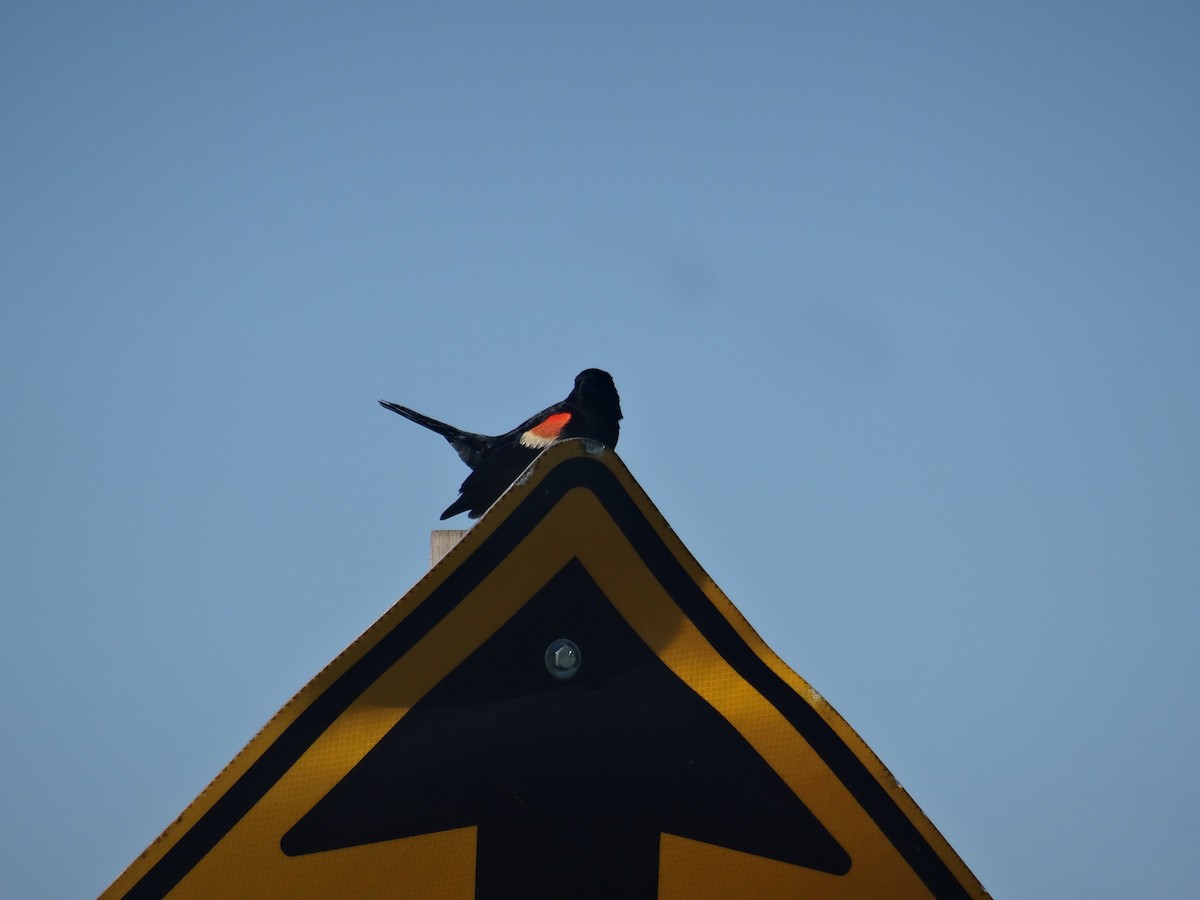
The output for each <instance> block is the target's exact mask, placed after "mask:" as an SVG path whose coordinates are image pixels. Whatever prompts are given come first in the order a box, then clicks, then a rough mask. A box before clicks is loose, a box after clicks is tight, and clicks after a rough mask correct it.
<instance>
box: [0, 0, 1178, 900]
mask: <svg viewBox="0 0 1200 900" xmlns="http://www.w3.org/2000/svg"><path fill="white" fill-rule="evenodd" d="M1198 88H1200V5H1197V4H1195V3H1191V2H1179V3H1156V2H1143V3H1107V2H1101V3H1045V2H1037V3H1014V4H1000V5H996V4H990V5H988V4H939V5H933V4H925V3H920V4H918V3H913V4H890V3H875V4H857V3H843V4H808V3H739V4H733V3H727V4H714V3H694V4H676V3H656V4H646V3H637V4H626V3H604V4H599V3H594V4H581V3H548V2H546V3H509V4H448V3H431V2H430V3H425V2H413V3H380V2H367V3H359V2H346V3H337V4H334V3H286V4H284V3H276V4H264V3H255V2H245V0H239V2H237V3H203V4H151V3H142V4H95V3H54V2H13V0H10V2H7V3H5V4H4V5H3V8H2V10H0V135H2V144H0V148H2V149H0V166H2V169H0V298H2V306H0V371H2V373H3V391H2V392H0V421H2V423H3V426H2V427H3V433H4V439H3V441H2V442H0V528H2V532H0V586H2V591H3V594H2V597H3V620H2V621H3V627H2V628H0V685H2V687H0V721H3V723H4V724H3V728H4V732H3V733H4V739H3V741H0V763H2V765H0V773H2V774H0V895H2V896H5V897H14V898H17V897H19V898H61V897H69V896H80V897H82V896H90V895H95V894H96V893H98V892H99V891H101V890H102V889H103V888H104V887H106V886H107V885H108V883H109V882H110V881H111V880H112V879H113V878H114V877H116V875H117V874H119V873H120V872H121V871H122V869H124V867H125V866H126V865H127V864H128V863H129V862H130V861H131V860H132V859H133V858H134V857H135V856H137V855H138V854H139V853H140V852H141V851H142V850H143V849H144V848H145V847H146V846H147V845H148V844H149V843H150V842H151V841H152V840H153V839H154V838H155V837H156V836H157V835H158V834H159V833H160V832H161V830H162V829H163V828H164V827H166V826H167V825H168V824H169V823H170V822H171V820H172V819H173V818H174V817H175V816H176V815H177V814H178V813H179V812H180V811H181V810H182V809H183V808H184V806H185V805H186V804H187V803H189V802H190V801H191V800H192V799H193V797H195V795H196V794H197V793H198V792H199V791H200V790H201V789H202V788H203V787H204V786H205V785H206V784H207V783H208V782H209V780H210V779H211V778H212V777H213V776H215V775H216V773H217V772H218V771H219V770H220V769H221V768H222V767H223V766H224V765H225V763H226V762H228V761H229V759H230V758H231V757H232V756H233V755H234V754H235V753H236V752H237V751H238V750H239V749H240V748H241V747H242V746H244V745H245V743H246V742H247V741H248V740H249V739H250V738H251V737H252V736H253V735H254V733H255V732H256V731H257V730H258V728H259V727H260V726H261V725H262V724H263V723H264V722H265V721H266V720H267V718H268V717H270V716H271V715H272V714H274V713H275V712H276V710H277V709H278V708H279V707H280V706H282V705H283V703H285V702H286V701H287V700H288V699H289V698H290V697H291V696H292V695H293V694H294V693H295V692H296V691H297V690H298V689H299V688H300V687H301V686H302V685H303V684H304V683H305V682H306V681H308V680H309V679H310V678H311V677H312V676H313V675H314V674H315V673H316V672H317V671H318V670H319V669H321V668H322V667H323V666H324V665H325V664H326V663H327V662H328V661H329V660H330V659H332V658H333V657H334V656H335V655H336V654H337V653H338V652H340V651H341V650H342V649H343V648H344V647H345V646H346V645H347V644H348V643H349V642H350V641H351V640H352V639H354V638H355V637H356V636H357V635H359V634H360V633H361V632H362V631H363V630H364V629H365V628H367V626H369V625H370V624H371V623H372V622H373V621H374V620H375V619H376V618H377V617H378V616H379V615H380V614H382V613H383V612H384V611H385V610H386V609H387V608H388V607H389V606H390V605H391V604H392V603H393V602H394V600H395V599H396V598H398V597H399V596H401V595H402V594H403V593H404V592H405V591H406V590H407V589H408V588H409V587H410V586H411V585H412V584H413V583H414V582H415V581H416V580H417V579H418V578H419V577H420V576H421V575H422V573H423V572H424V570H425V568H426V566H427V553H428V533H429V530H430V529H431V528H434V527H438V524H439V523H438V522H437V515H438V513H439V512H440V511H441V510H442V509H443V507H444V506H446V504H448V503H449V502H450V500H451V499H453V497H454V495H455V490H456V488H457V485H458V483H459V482H460V481H461V479H462V477H463V475H465V473H466V470H465V469H464V468H463V467H462V465H461V463H460V462H459V461H458V459H457V458H456V457H455V456H454V454H453V453H452V452H451V450H450V448H449V447H447V446H446V445H445V443H444V442H442V441H441V440H440V439H439V438H436V437H434V436H432V435H430V434H428V433H426V432H424V431H422V430H421V429H419V428H417V427H416V426H413V425H411V424H409V423H407V422H404V421H402V420H401V419H399V418H398V417H396V416H394V415H392V414H390V413H388V412H385V411H384V410H382V409H380V408H379V407H378V406H377V405H376V403H375V401H376V400H377V399H378V398H381V397H382V398H386V399H389V400H395V401H397V402H401V403H404V404H407V405H411V406H413V407H415V408H417V409H420V410H422V411H425V412H428V413H431V414H433V415H436V416H438V417H439V418H445V419H448V420H449V421H452V422H454V423H455V424H457V425H460V426H462V427H465V428H469V429H472V430H478V431H490V432H499V431H503V430H507V429H508V428H511V427H512V426H514V425H515V424H517V423H518V422H519V421H521V420H522V419H523V418H525V417H526V416H527V415H529V414H531V413H533V412H534V411H536V410H537V409H540V408H541V407H542V406H545V405H547V404H549V403H551V402H553V401H556V400H558V399H561V398H562V397H563V396H565V395H566V392H567V390H568V389H569V387H570V384H571V379H572V378H573V377H574V375H575V374H576V373H577V372H578V371H579V370H580V369H582V368H584V367H587V366H599V367H602V368H606V369H608V370H609V371H611V372H612V373H613V374H614V376H615V378H616V381H617V385H618V387H619V388H620V390H621V394H622V399H623V403H624V408H625V414H626V419H625V423H624V425H625V428H624V431H623V436H622V438H621V443H620V447H619V448H618V449H619V454H620V456H621V458H622V459H623V460H624V462H625V464H626V465H627V466H628V467H629V468H630V470H631V471H632V473H633V475H634V477H635V478H637V480H638V481H639V483H640V484H641V485H642V486H643V488H644V489H645V490H646V492H647V493H648V494H649V495H650V497H651V498H652V499H653V500H654V502H655V503H656V504H657V505H658V507H659V509H660V510H661V511H662V513H663V514H664V515H665V516H666V518H667V520H668V521H669V522H670V523H671V524H672V525H673V526H674V528H675V529H676V531H677V532H678V534H679V535H680V537H681V538H682V540H683V541H684V543H685V544H686V545H687V546H688V547H689V548H690V549H691V551H692V552H693V553H694V554H695V555H696V557H697V558H698V559H699V561H700V562H701V564H702V565H703V566H704V567H705V568H706V569H707V571H708V572H709V573H710V574H711V575H712V577H713V578H714V579H715V581H716V582H717V583H718V584H719V585H720V586H721V587H722V588H723V589H724V591H725V592H726V593H727V594H728V595H729V596H730V597H731V599H732V600H733V602H734V603H735V604H737V606H738V607H739V608H740V609H741V610H742V612H743V613H744V614H745V615H746V616H747V618H748V619H749V620H750V622H751V623H752V624H753V625H754V626H755V627H756V628H757V629H758V631H759V632H760V633H761V634H762V635H763V637H764V638H765V640H766V641H767V643H768V644H770V645H771V646H772V647H773V648H774V649H775V650H776V651H777V652H778V653H779V655H780V656H781V657H782V658H783V659H784V660H786V661H787V662H788V663H789V664H790V665H791V666H792V668H794V669H795V670H796V671H797V672H798V673H800V674H801V675H802V676H804V677H805V678H806V679H808V680H809V681H810V682H811V683H812V684H813V686H814V687H816V688H817V690H819V691H820V692H821V693H822V694H823V695H825V696H826V697H827V698H828V699H829V701H830V702H831V703H832V704H833V705H834V707H835V708H836V709H837V710H838V711H839V712H840V713H841V714H842V715H843V716H845V718H846V719H847V720H848V721H849V722H850V724H851V725H852V726H853V727H854V728H855V729H856V730H857V731H858V732H859V734H861V735H862V736H863V738H864V739H865V740H866V741H867V743H868V744H870V746H871V747H872V748H873V749H874V750H875V752H876V753H877V754H878V755H879V756H880V758H881V759H882V760H883V761H884V762H885V763H886V764H887V765H888V766H889V767H890V768H891V769H892V771H893V772H894V773H895V775H896V777H897V778H898V779H899V780H900V782H901V783H902V784H903V785H904V786H905V787H906V788H907V789H908V790H909V792H910V793H911V794H912V796H913V797H914V799H915V800H916V802H917V803H918V804H919V805H920V806H921V807H922V808H923V809H924V810H925V812H926V813H927V814H928V815H929V817H930V819H931V820H932V821H933V822H934V824H935V825H936V826H937V827H938V828H939V829H940V830H941V831H942V833H943V834H944V835H945V836H946V838H947V839H948V840H949V841H950V843H951V844H952V845H953V846H954V847H955V848H956V849H957V850H958V852H959V853H960V854H961V855H962V857H963V858H964V859H965V861H966V862H967V864H968V865H969V866H970V867H971V868H972V869H973V871H974V872H975V873H976V874H977V875H978V877H979V878H980V879H981V880H982V882H983V883H984V885H985V886H986V887H987V888H988V889H989V890H990V891H992V893H993V894H994V895H995V896H997V897H1022V898H1061V897H1068V896H1088V897H1102V898H1127V897H1133V896H1139V897H1183V896H1195V895H1197V893H1200V853H1198V852H1197V850H1196V848H1197V845H1198V844H1200V818H1198V817H1197V814H1196V810H1197V808H1200V774H1198V771H1200V769H1198V767H1197V765H1196V756H1197V747H1198V746H1200V702H1198V701H1197V691H1198V689H1200V662H1198V659H1200V653H1198V652H1197V649H1196V646H1197V640H1198V638H1200V466H1198V465H1197V460H1200V403H1198V400H1200V362H1198V360H1200V353H1198V350H1197V347H1198V343H1200V127H1198V126H1200V90H1198ZM461 522H462V525H461V526H460V527H465V525H466V523H467V520H466V519H465V518H463V519H462V520H461ZM449 524H450V525H459V520H455V521H453V522H451V523H449Z"/></svg>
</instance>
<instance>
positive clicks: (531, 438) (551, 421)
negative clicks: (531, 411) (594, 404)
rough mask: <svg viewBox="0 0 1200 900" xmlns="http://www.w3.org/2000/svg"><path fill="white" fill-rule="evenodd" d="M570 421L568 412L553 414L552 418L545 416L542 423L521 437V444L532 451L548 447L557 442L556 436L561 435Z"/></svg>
mask: <svg viewBox="0 0 1200 900" xmlns="http://www.w3.org/2000/svg"><path fill="white" fill-rule="evenodd" d="M570 421H571V414H570V413H569V412H561V413H555V414H554V415H552V416H547V417H546V418H545V420H544V421H542V422H539V423H538V424H537V425H534V426H533V427H532V428H530V429H529V430H528V431H526V432H525V433H524V434H522V435H521V443H522V444H523V445H524V446H526V447H530V448H533V449H541V448H542V447H549V446H550V445H551V444H553V443H554V442H555V441H557V440H558V436H559V435H560V434H562V431H563V429H564V428H566V427H567V423H568V422H570Z"/></svg>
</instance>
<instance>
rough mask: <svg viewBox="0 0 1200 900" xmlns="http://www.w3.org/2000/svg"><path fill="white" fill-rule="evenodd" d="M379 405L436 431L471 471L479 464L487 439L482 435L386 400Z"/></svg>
mask: <svg viewBox="0 0 1200 900" xmlns="http://www.w3.org/2000/svg"><path fill="white" fill-rule="evenodd" d="M379 405H380V406H382V407H383V408H384V409H390V410H391V411H392V412H394V413H396V414H397V415H401V416H404V418H406V419H408V420H409V421H412V422H416V423H417V424H418V425H423V426H424V427H426V428H428V429H429V430H430V431H436V432H437V433H438V434H440V435H441V436H442V437H444V438H445V439H446V440H447V441H449V442H450V446H452V447H453V448H454V450H455V452H457V453H458V455H459V457H460V458H461V459H462V461H463V462H465V463H466V464H467V465H468V466H470V467H471V468H472V469H474V468H475V466H476V464H477V463H478V462H479V453H480V451H481V450H483V449H484V447H485V445H486V443H487V441H488V438H487V437H486V436H485V435H482V434H472V433H471V432H469V431H460V430H459V429H457V428H455V427H454V426H453V425H447V424H446V423H445V422H439V421H438V420H437V419H431V418H430V417H429V416H426V415H424V414H422V413H419V412H417V411H416V410H415V409H409V408H408V407H407V406H401V405H400V404H399V403H390V402H388V401H387V400H380V401H379Z"/></svg>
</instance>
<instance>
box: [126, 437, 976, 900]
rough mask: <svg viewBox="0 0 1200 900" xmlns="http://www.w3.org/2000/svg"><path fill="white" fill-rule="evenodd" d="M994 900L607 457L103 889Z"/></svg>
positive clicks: (450, 575)
mask: <svg viewBox="0 0 1200 900" xmlns="http://www.w3.org/2000/svg"><path fill="white" fill-rule="evenodd" d="M558 893H563V894H564V895H568V896H571V897H574V898H581V897H582V898H589V897H620V898H655V897H657V898H664V900H675V898H678V900H684V898H686V900H705V898H728V897H764V898H765V897H772V898H774V897H780V898H782V897H800V896H803V897H829V898H863V897H887V898H908V897H914V898H915V897H938V898H950V897H986V896H987V895H986V893H985V892H984V891H983V888H982V887H981V886H980V885H979V883H978V882H977V881H976V880H975V878H974V876H973V875H972V874H971V872H970V871H969V870H968V869H967V868H966V866H965V865H964V864H963V862H962V861H961V860H960V859H959V858H958V856H957V855H956V854H955V853H954V851H953V849H951V847H950V846H949V845H948V844H947V843H946V841H945V840H944V839H943V838H942V836H941V835H940V834H939V833H938V832H937V830H936V829H935V828H934V827H933V825H932V824H931V823H930V822H929V821H928V820H927V819H926V818H925V816H924V815H923V814H922V812H921V811H920V809H918V808H917V806H916V804H914V803H913V801H912V800H911V799H910V798H909V796H908V795H907V794H906V793H905V792H904V791H903V789H902V788H900V787H899V785H898V784H896V782H895V780H894V779H893V778H892V777H891V775H890V774H889V773H888V771H887V769H886V768H884V766H883V764H882V763H881V762H880V761H879V760H878V759H877V758H876V757H875V756H874V754H872V753H871V751H870V749H869V748H868V747H867V746H866V745H865V744H864V743H863V742H862V740H861V739H860V738H859V737H858V735H857V734H855V733H854V731H853V730H852V729H851V728H850V727H849V726H848V725H847V724H846V723H845V722H844V721H843V720H842V718H841V717H840V716H838V715H837V713H836V712H834V710H833V709H832V708H831V707H830V706H829V705H828V704H827V703H825V701H824V700H822V699H821V697H820V696H819V695H818V694H817V693H816V692H815V691H813V690H812V689H811V688H810V687H809V686H808V684H807V683H806V682H805V681H804V680H803V679H802V678H800V677H799V676H797V675H796V674H795V673H794V672H792V671H791V670H790V669H789V668H788V667H787V666H786V665H785V664H784V663H783V662H782V661H781V660H780V659H779V658H778V657H777V656H775V654H774V653H772V652H771V650H770V649H769V648H768V647H767V646H766V644H764V643H763V641H762V640H761V638H759V636H758V635H757V634H756V633H755V632H754V631H753V629H751V627H750V626H749V624H748V623H747V622H746V621H745V619H744V618H742V616H741V615H740V614H739V613H738V611H737V610H736V609H735V608H734V607H733V605H732V604H731V603H730V602H729V600H728V599H727V598H726V597H725V596H724V595H723V594H722V593H721V592H720V590H719V589H718V588H717V587H716V585H714V584H713V583H712V581H711V580H710V579H709V578H708V576H707V575H705V573H704V571H703V570H702V569H701V568H700V566H699V565H698V564H697V562H696V561H695V560H694V559H693V558H692V557H691V555H690V554H689V553H688V552H687V550H686V548H684V546H683V545H682V544H681V543H680V542H679V540H678V539H677V538H676V537H675V535H674V533H673V532H672V531H671V529H670V527H669V526H668V525H667V523H666V522H665V521H664V520H663V518H662V516H661V515H660V514H659V513H658V511H657V510H656V509H655V508H654V506H653V505H652V504H651V503H650V501H649V499H648V498H647V497H646V495H645V494H644V493H643V492H642V490H641V488H640V487H639V486H638V485H637V483H636V482H635V481H634V480H633V478H632V477H631V476H630V474H629V472H628V471H627V470H626V469H625V468H624V466H623V465H622V464H621V463H620V461H619V460H618V459H617V457H616V456H615V455H614V454H613V453H612V452H611V451H607V450H603V449H601V448H598V445H590V444H588V443H586V442H583V441H567V442H563V443H561V444H558V445H555V446H554V447H552V448H550V449H549V450H547V451H546V452H545V453H543V454H542V456H541V457H540V458H539V459H538V461H537V462H536V463H535V464H534V466H533V467H531V469H530V471H528V472H527V473H526V474H525V476H524V477H523V478H522V480H521V481H520V482H519V483H518V484H517V485H514V487H513V488H511V489H510V490H509V491H508V493H507V494H505V496H504V497H502V498H501V499H500V500H499V501H498V502H497V504H496V505H495V506H494V507H493V508H492V510H490V511H489V512H488V514H487V515H486V516H484V518H483V519H481V520H480V522H479V523H478V524H477V525H476V526H475V528H474V529H472V530H471V531H470V532H469V533H468V534H467V535H466V537H465V538H464V539H463V541H462V543H460V544H459V545H458V546H457V547H456V548H455V549H454V550H452V551H451V552H450V554H448V555H447V556H446V558H445V559H444V560H443V561H442V562H441V563H439V564H438V565H437V566H435V567H434V569H433V570H432V571H431V572H430V573H429V574H428V575H427V576H426V577H425V578H423V579H422V580H421V581H420V582H419V583H418V584H417V585H416V586H415V587H414V588H413V589H412V590H411V591H410V592H409V593H408V594H407V595H406V596H405V597H404V598H402V599H401V600H400V601H399V602H398V603H397V604H396V605H395V606H394V607H392V609H391V610H389V611H388V612H387V613H386V614H385V615H384V616H383V617H382V618H381V619H380V620H379V621H378V622H376V623H375V624H374V625H373V626H372V627H371V628H370V629H368V630H367V632H366V633H365V634H364V635H363V636H362V637H361V638H359V640H357V641H356V642H355V643H354V644H352V645H351V646H350V647H349V648H348V649H347V650H345V651H344V652H343V653H342V654H341V655H340V656H338V658H337V659H335V660H334V661H333V663H331V664H330V665H329V666H328V667H327V668H326V669H325V670H324V671H322V672H321V673H320V674H319V675H318V676H317V677H316V678H315V679H313V681H312V682H310V683H309V684H308V685H307V686H306V687H304V688H303V689H302V690H301V691H300V693H299V694H297V695H296V697H295V698H294V699H293V700H292V701H291V702H290V703H288V704H287V705H286V706H285V707H284V708H283V709H282V710H281V711H280V712H279V713H278V714H277V715H276V716H275V717H274V718H273V719H272V720H271V721H270V722H268V723H267V726H266V727H265V728H264V729H263V730H262V731H261V732H260V733H259V734H258V735H257V736H256V737H255V738H254V739H253V740H252V741H251V742H250V744H249V745H248V746H247V747H246V748H245V750H243V751H242V752H241V753H240V754H239V755H238V756H237V757H236V758H235V759H234V760H233V762H232V763H230V765H229V766H228V767H227V768H226V769H225V771H223V772H222V773H221V774H220V775H219V776H217V778H216V780H215V781H214V782H213V783H212V784H211V785H210V786H209V787H208V788H207V789H206V790H205V791H204V792H203V793H202V794H201V795H200V796H199V797H198V798H197V799H196V800H195V801H194V802H193V803H192V805H191V806H189V807H188V809H187V810H185V811H184V813H183V814H182V815H181V816H180V817H179V819H177V820H176V821H175V822H174V823H172V824H171V825H170V826H169V827H168V828H167V830H166V831H165V832H164V833H163V834H162V836H161V837H160V838H159V839H158V840H157V841H156V842H155V843H154V844H152V845H151V846H150V847H149V848H148V849H147V850H146V852H145V853H143V854H142V856H141V857H139V858H138V859H137V860H136V861H135V862H134V863H133V864H132V865H131V866H130V867H129V869H128V870H127V871H126V872H125V873H124V874H122V875H121V877H120V878H118V879H117V881H116V882H115V883H114V884H113V885H112V886H111V887H110V888H109V890H108V891H107V892H106V893H105V894H104V897H111V898H116V897H124V898H139V897H162V896H167V895H169V896H171V897H172V898H176V897H178V898H185V897H197V898H215V897H239V898H242V897H314V898H315V897H330V896H353V897H377V896H378V897H383V896H387V897H394V896H404V897H413V898H439V900H444V898H471V897H476V898H480V900H507V898H513V897H534V896H554V895H556V894H558Z"/></svg>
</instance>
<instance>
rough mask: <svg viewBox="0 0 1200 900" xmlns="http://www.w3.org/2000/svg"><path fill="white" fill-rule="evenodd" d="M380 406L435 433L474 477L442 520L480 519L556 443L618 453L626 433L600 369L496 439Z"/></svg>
mask: <svg viewBox="0 0 1200 900" xmlns="http://www.w3.org/2000/svg"><path fill="white" fill-rule="evenodd" d="M379 404H380V406H383V407H385V408H387V409H390V410H391V411H392V412H394V413H399V414H400V415H402V416H404V418H406V419H412V421H414V422H416V423H417V424H418V425H424V426H425V427H426V428H428V429H430V430H431V431H436V432H437V433H438V434H440V435H441V436H442V437H444V438H445V439H446V440H448V441H449V442H450V446H452V447H453V448H454V449H455V450H456V451H458V455H459V457H460V458H461V459H462V461H463V462H465V463H466V464H467V465H468V466H470V467H471V474H470V475H468V476H467V480H466V481H464V482H463V483H462V487H461V488H459V496H458V499H457V500H455V501H454V502H453V503H451V504H450V505H449V506H448V507H446V511H445V512H444V513H442V518H443V519H448V518H450V517H451V516H455V515H458V514H459V513H460V512H463V511H467V514H468V515H469V516H470V517H471V518H472V519H478V518H479V517H480V516H481V515H483V513H484V511H485V510H486V509H487V508H488V507H489V506H491V505H492V504H493V503H494V502H495V501H496V498H497V497H499V496H500V495H501V494H503V493H504V491H505V490H506V489H507V488H508V486H509V485H510V484H512V483H513V482H514V481H516V479H517V476H518V475H520V474H521V473H522V472H524V471H525V467H526V466H528V465H529V464H530V463H531V462H533V459H534V457H535V456H537V455H538V454H539V453H541V452H542V450H544V449H545V448H546V447H549V446H550V445H551V444H552V443H554V442H555V441H557V440H562V439H564V438H591V439H592V440H594V441H599V442H600V443H602V444H604V445H606V446H608V447H615V446H617V433H618V432H619V431H620V428H621V426H620V420H621V398H620V397H618V396H617V388H616V385H614V384H613V380H612V376H611V375H609V374H608V373H607V372H604V371H602V370H600V369H584V370H583V371H582V372H580V373H579V374H578V375H577V376H576V377H575V387H573V388H572V389H571V393H570V394H568V395H567V399H566V400H563V401H562V402H561V403H555V404H554V405H553V406H548V407H546V408H545V409H543V410H542V411H541V412H540V413H538V414H537V415H536V416H533V417H531V418H529V419H526V420H525V421H524V422H522V423H521V424H520V425H518V426H517V427H516V428H514V429H513V430H512V431H509V432H507V433H506V434H501V435H497V436H496V437H491V436H489V435H486V434H471V432H469V431H459V430H458V429H457V428H455V427H454V426H453V425H447V424H446V423H445V422H439V421H438V420H437V419H431V418H429V417H428V416H423V415H421V414H420V413H419V412H414V411H413V410H411V409H409V408H408V407H406V406H400V405H399V404H396V403H388V402H387V401H386V400H380V401H379Z"/></svg>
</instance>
